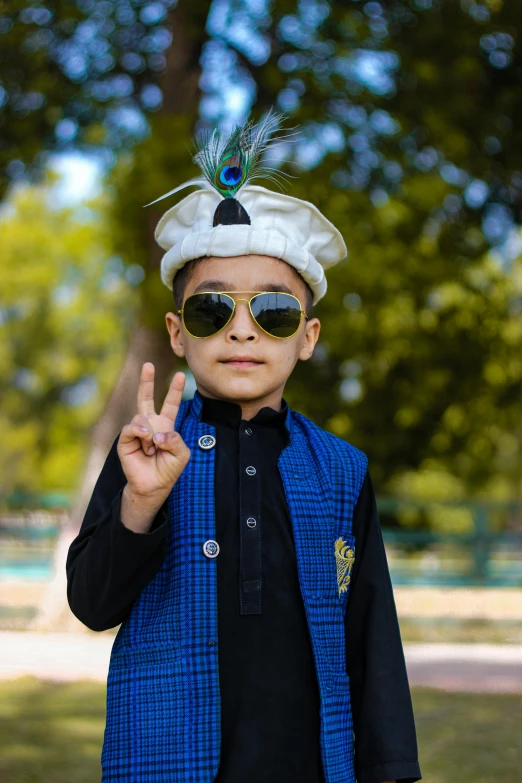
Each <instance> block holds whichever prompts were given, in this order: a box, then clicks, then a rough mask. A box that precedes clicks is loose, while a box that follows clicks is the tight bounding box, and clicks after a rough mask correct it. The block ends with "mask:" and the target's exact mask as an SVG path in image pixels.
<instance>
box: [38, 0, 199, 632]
mask: <svg viewBox="0 0 522 783" xmlns="http://www.w3.org/2000/svg"><path fill="white" fill-rule="evenodd" d="M208 7H209V4H208V2H206V0H193V1H192V3H190V4H189V5H187V4H184V3H178V5H177V6H176V7H175V8H174V9H173V10H172V12H171V19H170V21H171V27H172V31H173V43H172V45H171V47H170V49H169V51H168V53H167V57H166V61H167V64H166V69H165V72H164V74H163V75H162V77H161V78H160V87H161V88H162V91H163V96H164V98H163V112H164V113H166V114H169V115H172V114H183V115H185V116H193V117H194V121H195V120H196V118H197V115H198V107H199V100H200V90H199V79H200V76H201V66H200V57H201V50H202V48H203V44H204V42H205V40H206V33H205V27H206V18H207V14H208ZM156 217H157V212H156V213H154V212H153V211H152V210H150V211H149V213H148V215H147V216H146V217H145V216H144V220H145V221H146V223H147V226H146V231H147V237H148V239H149V243H148V246H149V248H150V257H149V259H148V265H147V266H148V272H149V273H150V274H156V275H157V274H158V266H159V263H158V261H159V258H160V257H161V254H159V253H158V251H159V248H157V246H156V245H155V243H154V241H153V238H152V235H153V229H154V226H155V223H156V220H155V218H156ZM174 360H175V357H174V354H173V353H172V350H171V347H170V342H169V339H168V333H167V330H166V327H165V331H161V332H160V331H158V330H156V329H153V328H150V327H146V326H143V325H138V326H137V327H136V329H135V330H134V332H133V334H132V336H131V339H130V342H129V347H128V351H127V355H126V358H125V360H124V363H123V369H122V372H121V374H120V376H119V378H118V381H117V383H116V386H115V388H114V389H113V392H112V394H111V396H110V398H109V401H108V404H107V407H106V409H105V411H104V413H103V414H102V416H101V417H100V419H99V420H98V422H97V423H96V424H95V426H94V427H93V430H92V433H91V443H90V453H89V457H88V459H87V465H86V469H85V473H84V476H83V481H82V485H81V488H80V490H79V493H78V496H77V499H76V502H75V505H74V507H73V509H72V511H71V514H70V521H69V523H68V524H67V525H66V526H65V527H64V528H63V529H62V531H61V532H60V534H59V536H58V541H57V543H56V548H55V552H54V558H53V577H52V580H51V581H50V583H49V585H48V588H47V590H46V591H45V593H44V595H43V597H42V601H41V604H40V606H39V608H38V613H37V615H36V616H35V617H34V618H33V620H32V621H31V623H30V625H29V629H30V630H39V631H42V630H53V631H85V632H88V629H87V628H86V626H84V625H83V624H82V623H80V622H79V621H78V620H77V619H76V617H75V616H74V615H73V614H72V612H71V610H70V608H69V604H68V602H67V577H66V571H65V563H66V559H67V553H68V551H69V547H70V545H71V543H72V541H73V540H74V538H75V537H76V536H77V534H78V532H79V529H80V526H81V523H82V520H83V517H84V514H85V511H86V508H87V505H88V502H89V500H90V497H91V495H92V491H93V489H94V485H95V483H96V480H97V478H98V476H99V474H100V471H101V469H102V467H103V463H104V461H105V458H106V456H107V453H108V451H109V449H110V447H111V445H112V442H113V440H114V438H115V437H116V435H117V434H118V432H120V430H121V428H122V426H123V425H124V424H125V423H127V422H129V421H130V419H131V418H132V417H133V416H134V414H135V413H136V412H137V411H136V394H137V390H138V380H139V375H140V371H141V367H142V365H143V363H144V362H146V361H151V362H153V364H154V365H155V368H156V373H155V379H156V382H155V385H154V388H155V396H156V405H158V403H159V406H158V408H157V410H159V408H160V407H161V403H162V402H163V399H164V397H165V392H166V387H167V385H168V382H169V381H170V378H171V376H172V374H173V373H174V365H175V361H174Z"/></svg>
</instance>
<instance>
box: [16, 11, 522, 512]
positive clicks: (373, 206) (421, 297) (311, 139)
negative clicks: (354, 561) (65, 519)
mask: <svg viewBox="0 0 522 783" xmlns="http://www.w3.org/2000/svg"><path fill="white" fill-rule="evenodd" d="M72 7H73V4H66V6H63V7H62V6H61V5H60V6H58V5H56V6H53V7H52V8H51V5H50V4H46V5H45V8H44V10H45V9H51V17H49V16H48V15H46V14H44V15H42V14H41V13H40V10H39V9H41V8H42V6H36V5H35V4H31V6H30V11H27V13H25V9H21V7H20V5H18V6H15V5H14V4H12V3H5V2H4V4H3V6H2V8H6V9H7V12H6V13H5V14H4V15H3V17H2V19H0V29H4V35H10V36H12V37H11V38H10V39H9V40H10V41H11V43H10V44H9V47H7V49H4V50H3V51H6V52H7V53H8V54H7V55H6V56H5V57H4V60H3V61H2V62H0V66H1V67H0V78H1V80H2V85H3V90H4V93H3V94H2V95H3V97H2V100H3V102H4V103H5V104H6V106H7V107H8V111H5V112H4V116H5V117H6V118H7V119H6V120H5V122H6V123H7V124H9V123H10V122H11V121H13V123H14V120H15V119H16V118H17V117H18V116H19V113H20V112H21V113H22V117H23V114H24V112H25V117H26V118H27V119H32V118H33V116H34V117H35V118H36V117H40V116H42V117H43V118H44V119H43V120H42V122H43V126H44V127H45V128H47V126H46V125H45V123H46V122H47V121H48V125H49V127H48V131H49V132H48V133H47V131H46V133H42V132H41V131H39V133H38V134H37V135H35V138H36V142H35V146H34V147H33V148H31V147H30V145H29V144H27V145H26V146H27V150H28V152H27V153H26V152H24V151H23V149H22V148H20V149H21V151H20V153H19V154H18V153H17V156H18V157H17V158H16V159H15V160H14V163H12V165H11V164H10V165H9V168H8V169H7V176H11V177H15V176H17V175H19V174H20V173H22V172H23V165H25V164H30V163H31V161H32V160H33V159H34V157H33V158H32V157H31V156H32V155H33V154H34V149H37V148H38V144H39V143H41V142H39V141H38V138H40V139H42V140H44V139H47V141H46V142H45V146H46V147H48V148H51V147H53V146H54V147H55V148H64V146H66V145H67V144H72V143H74V144H87V143H90V144H96V145H98V147H102V146H104V147H105V148H106V149H107V150H116V152H117V153H118V159H117V165H116V166H115V167H114V168H113V171H112V174H111V179H110V186H111V188H112V189H113V192H114V195H115V198H114V201H113V202H112V203H113V208H112V212H111V214H112V220H113V227H114V229H113V232H114V236H115V242H116V248H117V252H118V254H119V255H121V256H122V258H124V259H125V260H127V261H128V262H130V263H134V264H140V265H143V266H144V268H145V270H146V275H145V281H144V284H143V285H142V286H140V289H141V290H140V304H139V313H140V317H139V324H140V325H139V327H138V329H137V330H136V332H135V337H136V340H133V341H131V343H130V348H129V351H128V354H127V361H128V362H131V366H130V368H129V370H128V372H127V370H124V373H123V374H122V379H123V381H124V382H122V384H118V385H117V386H116V388H115V389H114V392H113V394H112V395H111V398H110V400H109V405H108V408H107V415H106V416H105V417H102V420H101V422H100V428H102V429H103V430H104V433H105V434H104V435H103V437H101V436H100V435H99V432H98V433H97V431H96V429H95V430H94V432H93V442H98V443H101V444H107V442H108V440H109V434H111V435H112V434H115V432H116V431H117V429H118V425H119V423H121V422H122V420H124V419H122V416H123V417H124V418H125V416H126V414H127V413H128V411H130V410H131V400H130V399H129V390H130V389H133V388H134V386H135V381H136V372H137V370H138V369H139V366H140V365H141V362H142V361H144V360H145V359H150V358H151V356H152V353H153V351H155V352H156V355H157V356H158V359H157V369H159V370H160V371H161V378H160V383H158V385H157V391H158V394H160V393H161V389H162V387H163V386H164V383H165V381H166V379H167V377H168V371H169V369H170V363H171V362H172V355H171V353H170V351H169V348H168V345H167V343H166V340H165V332H163V335H164V336H163V337H162V336H161V332H162V330H163V329H164V323H163V318H164V313H165V310H166V309H170V308H171V298H170V296H169V294H168V292H167V291H166V289H164V287H163V288H162V284H161V283H160V282H159V275H158V264H159V258H160V253H159V250H158V248H156V247H155V246H154V243H153V242H152V239H151V236H152V229H153V227H154V225H155V222H156V219H157V217H158V216H159V214H161V212H162V211H163V209H164V208H165V209H166V208H167V206H168V203H167V202H163V203H162V206H161V208H157V205H156V206H155V207H154V208H149V209H148V210H147V211H146V213H144V212H143V209H142V205H143V204H144V203H147V202H148V201H150V200H151V199H153V198H156V197H157V196H158V195H160V194H161V193H162V192H164V191H166V190H168V189H170V187H172V185H173V184H177V183H178V182H180V181H182V180H183V179H185V178H189V176H191V175H192V173H193V172H194V168H193V167H192V166H191V165H190V161H189V156H188V154H187V152H186V151H185V150H184V142H186V141H188V140H189V137H190V134H191V132H192V130H193V129H194V127H197V126H198V125H199V126H202V125H205V124H208V123H210V122H219V123H221V124H227V122H228V120H229V116H230V113H231V106H232V105H236V104H237V103H238V102H240V103H241V102H242V104H243V106H244V113H246V112H247V111H248V107H249V106H250V105H251V104H253V105H254V107H255V113H256V114H257V113H260V112H261V111H262V110H264V109H266V108H268V107H269V106H270V105H272V104H274V103H275V104H276V106H277V107H278V108H279V109H282V110H284V111H285V112H287V114H289V115H290V116H291V119H292V122H295V124H300V125H301V128H302V138H301V140H300V141H299V142H298V143H297V144H296V145H295V147H294V148H293V149H292V150H290V149H289V148H287V147H283V148H282V149H281V150H280V152H281V157H280V160H284V159H285V158H290V159H291V162H290V163H289V164H288V170H289V171H290V172H293V173H295V171H296V169H297V170H298V171H299V174H300V176H299V179H298V180H296V181H295V182H294V183H293V185H292V187H291V189H290V192H291V193H292V194H293V195H296V196H301V197H304V198H307V199H310V200H311V201H313V202H314V203H316V204H317V205H318V206H319V207H320V208H321V209H322V210H323V211H324V212H325V214H326V215H328V217H330V218H331V219H332V220H333V221H334V223H336V225H339V226H340V227H341V228H342V230H343V231H344V234H345V237H346V240H347V244H348V247H349V250H350V257H349V261H348V263H346V264H340V265H339V266H338V267H336V268H335V269H334V270H332V271H331V273H330V274H329V280H330V292H329V296H327V297H326V298H325V300H323V301H322V302H321V303H320V304H319V306H318V308H317V313H318V315H320V317H321V319H322V321H323V333H322V335H321V342H320V345H319V346H318V350H317V352H316V356H315V358H314V361H313V362H308V363H306V365H305V364H302V365H299V366H298V368H297V370H296V373H295V375H294V377H293V378H292V379H291V381H290V383H289V385H288V395H287V396H288V399H289V400H290V401H291V402H292V403H295V404H298V406H299V408H300V409H301V410H302V411H303V412H304V413H307V414H308V415H311V416H312V417H313V418H315V419H316V420H317V421H318V422H319V423H320V424H323V425H324V426H328V427H331V428H332V429H333V430H334V431H336V432H337V433H338V434H341V435H343V436H344V437H349V438H350V440H352V442H354V443H356V444H357V445H359V446H361V447H362V448H364V449H365V450H366V451H367V453H368V454H369V456H370V459H371V461H372V465H373V473H374V476H375V479H376V485H377V488H378V490H379V491H383V490H384V489H385V488H391V487H396V488H404V487H410V488H411V486H412V483H411V476H412V472H413V474H414V473H415V471H420V472H421V473H422V471H424V472H426V471H428V472H429V470H432V473H431V474H430V476H433V475H435V476H437V477H438V479H437V481H438V483H436V486H438V487H442V486H443V484H444V481H446V484H445V485H444V486H445V487H446V489H447V488H448V487H452V488H453V490H454V491H458V492H466V493H475V494H477V493H479V492H480V491H483V492H489V491H493V490H495V491H496V492H498V493H500V494H502V493H504V494H506V493H507V492H509V491H514V490H515V487H518V486H519V484H516V483H515V482H516V481H518V479H519V474H520V460H519V459H516V458H515V457H513V448H514V445H515V446H517V445H518V444H519V443H520V428H518V429H517V427H518V423H516V400H517V398H519V392H520V383H521V381H520V375H519V369H518V368H519V363H518V359H517V352H519V343H520V335H519V331H518V328H517V323H518V321H517V318H518V316H519V313H520V287H519V285H518V283H516V280H517V278H516V274H517V269H518V268H519V267H518V260H517V256H518V255H519V253H520V245H519V244H518V245H517V240H516V236H515V235H514V234H513V232H512V229H513V227H514V226H515V225H518V224H519V223H520V192H521V187H522V176H521V170H522V166H521V164H520V141H521V139H520V123H518V122H517V119H518V117H519V114H520V103H519V98H518V96H519V94H520V89H519V88H520V81H521V78H522V71H521V65H520V40H519V25H518V16H517V13H518V11H517V7H516V5H515V4H514V3H509V2H504V3H501V2H497V0H483V2H481V3H477V2H473V1H472V0H462V2H461V3H460V4H455V3H452V2H450V0H394V1H393V2H390V3H379V2H358V0H346V2H344V3H338V4H329V3H327V2H324V0H301V1H300V2H298V3H297V4H296V3H291V2H289V0H277V1H275V2H269V0H267V1H266V3H265V2H257V1H254V0H214V2H213V3H212V4H208V3H207V4H205V3H203V2H193V3H191V4H190V5H188V4H185V5H183V6H181V4H178V5H177V6H176V7H170V6H168V5H167V4H166V3H165V2H158V3H149V2H141V1H140V0H118V2H116V0H114V2H108V1H104V2H103V1H101V0H98V1H96V0H77V2H76V3H75V4H74V8H75V9H76V10H75V11H74V13H72V12H71V10H70V9H71V8H72ZM165 9H170V10H168V11H166V10H165ZM182 9H183V10H182ZM35 14H38V15H39V20H38V19H37V18H36V16H35ZM53 14H54V15H53ZM207 14H208V16H207ZM158 15H159V16H158ZM4 19H7V21H4ZM62 19H64V20H65V21H66V22H67V25H68V26H67V25H66V27H65V28H64V29H62V27H60V24H61V21H62ZM2 25H3V27H2ZM22 25H25V26H26V27H22ZM151 25H152V27H151ZM153 28H154V30H156V29H158V30H159V38H156V39H154V36H152V38H151V37H149V30H152V29H153ZM42 31H43V32H44V33H45V35H43V36H42V35H40V33H41V32H42ZM163 31H166V32H163ZM171 34H173V39H172V43H171V42H170V38H169V36H170V35H171ZM33 35H36V38H35V39H34V40H36V41H39V42H40V43H38V46H36V45H35V44H33V43H29V51H31V46H33V47H35V46H36V48H34V52H36V53H37V54H35V56H38V57H40V58H43V59H41V61H40V62H41V63H42V67H41V68H40V70H43V71H45V70H46V69H47V70H49V71H50V72H51V73H53V74H55V75H56V74H57V75H56V79H57V80H58V84H60V83H61V82H60V80H61V79H64V88H63V92H62V95H63V99H62V101H61V103H60V96H59V89H60V88H58V90H57V91H56V95H57V96H58V97H56V99H55V103H53V99H52V95H51V99H50V101H49V108H50V107H52V106H59V107H61V110H62V112H63V113H62V114H61V115H60V116H59V117H58V114H57V113H55V114H54V118H53V114H52V112H50V113H48V114H46V110H45V109H44V104H45V102H46V101H47V97H46V93H45V91H44V90H43V88H40V87H39V88H38V89H37V88H34V87H32V86H31V84H32V83H31V79H32V78H33V74H34V73H35V70H36V68H35V62H36V61H35V60H34V61H31V62H30V67H29V68H28V70H27V72H26V71H25V70H24V68H25V65H24V62H22V61H21V58H20V56H19V53H18V52H19V51H21V50H22V49H24V47H25V48H26V47H27V43H26V40H29V41H33ZM17 36H18V38H17ZM45 39H47V43H46V42H45ZM5 40H8V39H5ZM154 40H156V43H154ZM158 40H159V41H160V42H161V44H160V46H159V49H157V48H156V49H155V50H154V51H153V52H151V50H150V49H149V48H148V47H157V46H158V44H157V41H158ZM40 44H41V45H40ZM161 47H163V48H161ZM0 48H1V47H0ZM160 50H161V51H160ZM149 53H151V56H152V54H154V55H158V56H159V58H164V59H163V60H162V59H156V60H154V59H152V60H151V58H150V57H149ZM17 63H18V65H16V64H17ZM152 63H155V65H152ZM11 64H13V67H11ZM15 65H16V67H15ZM71 67H72V69H73V70H72V71H71ZM53 68H54V69H55V70H53ZM156 68H157V70H156ZM74 69H77V72H76V75H75V72H74ZM4 74H7V77H4ZM13 74H14V75H13ZM28 74H29V77H28V79H27V78H26V77H27V75H28ZM200 77H201V78H200ZM66 80H69V82H70V84H72V85H73V87H74V89H73V88H71V87H70V84H69V85H67V84H66ZM69 89H71V90H72V92H71V97H70V99H69V97H68V96H69V93H68V92H67V90H69ZM39 91H40V92H41V93H42V95H43V96H44V97H43V102H42V98H38V96H37V97H32V98H30V99H29V98H27V99H26V98H25V96H26V95H29V94H32V93H35V92H36V93H37V92H39ZM53 94H54V93H53ZM17 96H22V98H20V100H19V98H18V97H17ZM39 101H40V105H39V106H37V105H36V104H38V102H39ZM28 107H29V108H28ZM31 107H32V108H31ZM198 110H200V111H201V119H200V120H199V121H198V120H197V114H198ZM34 112H41V115H40V114H36V115H35V114H34ZM31 124H33V123H31V122H25V124H24V128H23V132H27V133H30V132H29V131H28V128H29V126H30V125H31ZM34 126H35V127H38V122H34ZM4 127H7V125H6V126H4ZM13 127H14V128H15V131H14V132H13V133H12V135H11V136H10V137H9V138H11V139H12V143H13V144H15V143H16V139H18V138H20V139H22V138H23V133H22V130H20V132H19V133H17V132H16V126H15V125H14V124H13ZM52 134H54V137H53V136H52ZM68 139H69V140H68ZM137 140H139V143H138V144H136V141H137ZM127 150H129V151H128V152H127ZM7 157H8V156H6V159H7ZM11 157H13V156H11ZM36 162H37V163H38V157H37V158H36ZM319 164H320V165H319ZM172 172H175V176H174V175H173V173H172ZM144 215H145V219H144V217H143V216H144ZM491 246H493V247H494V248H495V249H496V252H497V261H490V260H488V258H487V251H488V249H489V247H491ZM477 281H478V282H477ZM457 292H458V295H457ZM497 294H498V296H497ZM459 296H460V299H459ZM479 313H480V314H481V315H479ZM370 315H372V317H371V318H370ZM433 324H435V325H436V326H435V327H434V326H433ZM469 324H474V325H476V327H477V328H476V329H475V330H473V328H472V327H471V326H470V325H469ZM486 324H487V326H486ZM347 329H349V332H348V334H349V336H350V341H348V340H347ZM140 335H141V336H143V339H142V340H139V339H137V338H138V337H139V336H140ZM506 335H508V337H507V338H506ZM505 342H507V348H505V346H504V343H505ZM497 354H498V355H499V356H502V361H503V362H507V363H508V366H509V371H508V372H506V371H505V370H504V375H503V376H502V373H501V372H500V371H499V369H498V367H499V364H501V363H500V362H499V361H498V360H497V358H495V357H496V355H497ZM132 357H135V360H134V362H132ZM155 363H156V361H155ZM125 366H126V367H127V365H125ZM502 366H503V365H502ZM359 368H360V369H359ZM476 397H480V399H481V402H480V404H478V403H477V405H478V407H476V408H473V406H472V404H471V403H472V402H473V401H475V398H476ZM120 400H121V401H122V402H123V403H124V404H123V407H122V408H121V409H119V407H118V403H119V401H120ZM413 400H414V402H413ZM318 401H320V404H319V402H318ZM495 406H500V409H501V410H502V416H498V415H496V410H497V409H496V407H495ZM486 408H487V411H486ZM462 409H464V411H463V410H462ZM471 411H473V415H470V414H471ZM463 414H464V416H463ZM464 420H466V421H467V424H463V421H464ZM459 422H460V424H459ZM466 426H468V427H469V429H468V430H467V431H466ZM488 427H489V429H488ZM101 451H103V449H102V450H101ZM101 451H100V452H99V453H101ZM93 453H94V452H93ZM89 464H90V469H89V470H88V471H87V472H86V484H85V486H86V487H87V486H89V482H91V481H92V477H93V476H95V475H96V473H97V471H99V462H96V460H95V461H93V462H92V463H91V462H90V463H89ZM441 466H442V469H441ZM497 467H498V470H499V471H500V473H499V472H497ZM430 476H428V478H427V479H426V481H427V483H426V484H425V486H426V487H429V486H433V481H432V479H431V478H430ZM444 477H446V478H444ZM448 477H449V478H448ZM451 478H454V479H455V480H456V483H455V481H454V482H453V483H451V480H450V479H451ZM430 481H431V484H430ZM495 481H497V484H495ZM408 482H409V483H408ZM488 482H489V483H488ZM492 488H493V489H492ZM453 490H452V491H453ZM84 497H85V493H84ZM81 508H82V505H81V503H80V504H79V505H78V509H77V513H76V514H75V516H74V520H73V524H74V525H77V524H78V522H79V519H80V517H81V515H80V511H81Z"/></svg>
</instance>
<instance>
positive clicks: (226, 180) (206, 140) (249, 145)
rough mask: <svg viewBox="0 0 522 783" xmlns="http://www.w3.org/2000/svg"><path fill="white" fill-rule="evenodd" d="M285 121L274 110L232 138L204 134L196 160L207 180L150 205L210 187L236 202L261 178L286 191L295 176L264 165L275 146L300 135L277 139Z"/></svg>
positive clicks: (240, 128) (215, 132)
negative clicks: (266, 154)
mask: <svg viewBox="0 0 522 783" xmlns="http://www.w3.org/2000/svg"><path fill="white" fill-rule="evenodd" d="M283 119H284V115H283V114H278V113H276V112H274V111H273V109H270V110H269V111H268V112H267V113H266V114H265V115H264V116H263V118H262V119H261V120H260V121H259V123H257V124H254V122H253V121H252V120H248V121H246V122H244V123H243V124H242V125H236V127H235V128H234V130H233V131H232V132H231V133H229V134H228V135H225V134H224V133H223V132H222V131H220V130H219V129H218V128H214V130H212V131H203V132H202V133H201V134H200V136H199V137H195V139H194V146H195V154H194V155H193V156H192V160H193V161H194V163H196V164H197V165H198V166H199V168H200V169H201V171H202V173H203V176H204V179H202V178H201V177H196V178H195V179H191V180H189V181H188V182H184V183H183V184H181V185H179V186H178V187H177V188H174V189H173V190H170V191H169V192H168V193H165V194H164V195H163V196H160V197H159V198H157V199H156V200H155V201H151V202H150V204H155V203H156V202H157V201H161V199H164V198H166V197H167V196H170V195H172V194H173V193H176V192H177V191H179V190H182V189H183V188H186V187H188V186H189V185H200V186H201V187H203V188H209V187H210V188H212V189H214V190H217V192H218V193H219V194H220V195H221V196H223V197H224V198H234V197H235V195H236V194H237V192H238V191H239V189H240V188H242V187H243V186H244V185H246V184H247V183H249V182H251V181H252V180H254V179H259V178H260V177H263V178H265V179H268V180H270V181H272V182H274V183H275V184H277V185H279V186H280V187H282V188H283V189H284V182H285V181H286V180H288V179H289V178H291V175H290V174H285V173H284V172H282V171H280V170H279V169H277V168H275V167H273V166H268V165H266V164H263V163H262V162H261V157H262V155H263V153H264V152H265V151H266V150H267V149H268V148H269V146H270V145H271V144H272V143H274V142H279V141H283V140H285V141H286V140H287V139H290V138H291V137H293V136H295V135H297V134H296V133H285V134H284V135H280V136H277V137H274V133H276V132H277V131H278V130H279V128H280V125H281V122H282V121H283ZM290 130H293V129H290ZM145 206H146V207H148V206H149V204H145Z"/></svg>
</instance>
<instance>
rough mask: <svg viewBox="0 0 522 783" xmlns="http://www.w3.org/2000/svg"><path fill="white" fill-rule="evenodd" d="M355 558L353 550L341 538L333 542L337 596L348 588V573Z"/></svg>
mask: <svg viewBox="0 0 522 783" xmlns="http://www.w3.org/2000/svg"><path fill="white" fill-rule="evenodd" d="M354 560H355V550H354V549H352V547H350V546H349V545H348V543H347V542H346V541H345V540H344V539H343V538H338V539H337V540H336V542H335V562H336V563H337V586H338V588H339V597H341V593H345V592H346V591H347V590H348V585H349V584H350V574H351V571H352V566H353V563H354Z"/></svg>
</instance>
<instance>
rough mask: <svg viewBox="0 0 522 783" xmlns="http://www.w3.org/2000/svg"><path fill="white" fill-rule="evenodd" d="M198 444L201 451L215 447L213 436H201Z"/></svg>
mask: <svg viewBox="0 0 522 783" xmlns="http://www.w3.org/2000/svg"><path fill="white" fill-rule="evenodd" d="M198 444H199V447H200V448H201V449H213V448H214V446H215V445H216V439H215V437H214V436H213V435H202V436H201V438H200V439H199V440H198Z"/></svg>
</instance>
